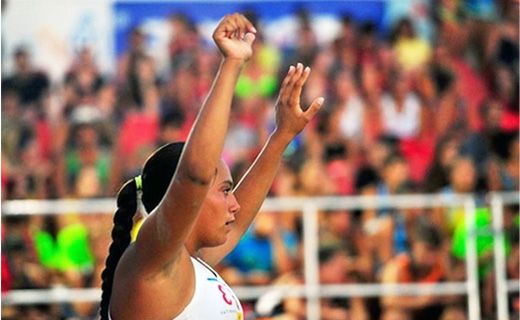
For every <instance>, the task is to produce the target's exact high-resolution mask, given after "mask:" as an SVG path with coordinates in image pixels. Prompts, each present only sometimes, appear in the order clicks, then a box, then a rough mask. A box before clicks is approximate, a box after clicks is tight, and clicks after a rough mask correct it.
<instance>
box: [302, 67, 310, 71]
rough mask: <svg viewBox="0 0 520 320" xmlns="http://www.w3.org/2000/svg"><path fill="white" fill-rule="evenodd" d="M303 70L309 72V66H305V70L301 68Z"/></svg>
mask: <svg viewBox="0 0 520 320" xmlns="http://www.w3.org/2000/svg"><path fill="white" fill-rule="evenodd" d="M303 71H304V72H309V71H311V68H309V67H305V70H303Z"/></svg>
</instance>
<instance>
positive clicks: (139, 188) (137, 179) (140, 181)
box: [134, 175, 143, 191]
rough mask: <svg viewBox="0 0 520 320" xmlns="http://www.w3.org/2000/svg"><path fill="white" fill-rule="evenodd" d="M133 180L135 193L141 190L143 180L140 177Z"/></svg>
mask: <svg viewBox="0 0 520 320" xmlns="http://www.w3.org/2000/svg"><path fill="white" fill-rule="evenodd" d="M134 180H135V186H136V187H137V191H141V190H143V178H142V177H141V175H138V176H137V177H135V178H134Z"/></svg>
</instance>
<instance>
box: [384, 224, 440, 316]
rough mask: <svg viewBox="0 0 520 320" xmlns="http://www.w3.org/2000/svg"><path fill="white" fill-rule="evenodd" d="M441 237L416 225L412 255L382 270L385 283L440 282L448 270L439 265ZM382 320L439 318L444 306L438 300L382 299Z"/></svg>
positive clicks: (400, 297)
mask: <svg viewBox="0 0 520 320" xmlns="http://www.w3.org/2000/svg"><path fill="white" fill-rule="evenodd" d="M441 247H442V237H441V234H440V233H439V231H437V229H435V228H434V227H433V226H431V225H420V226H417V228H416V230H415V233H414V237H413V240H412V247H411V248H412V250H411V252H410V254H401V255H398V256H396V257H394V258H393V259H392V260H390V261H389V262H388V263H387V264H386V265H385V266H384V269H383V275H382V282H383V283H410V282H419V283H437V282H440V281H442V280H443V278H444V276H445V270H444V269H443V267H442V264H441V263H440V256H441V252H442V251H441ZM381 302H382V306H383V316H382V319H409V320H414V319H421V320H425V319H439V318H440V317H441V314H442V311H443V307H442V305H441V301H440V299H439V298H438V297H436V296H432V295H423V296H406V297H403V296H385V297H383V298H382V301H381Z"/></svg>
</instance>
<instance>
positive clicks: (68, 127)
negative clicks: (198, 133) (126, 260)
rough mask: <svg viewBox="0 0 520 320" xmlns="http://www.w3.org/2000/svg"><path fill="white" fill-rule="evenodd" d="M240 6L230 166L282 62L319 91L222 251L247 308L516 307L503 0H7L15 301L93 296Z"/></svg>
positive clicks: (305, 312)
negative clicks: (306, 69) (222, 27)
mask: <svg viewBox="0 0 520 320" xmlns="http://www.w3.org/2000/svg"><path fill="white" fill-rule="evenodd" d="M237 11H238V12H242V13H244V14H245V15H246V16H247V17H248V18H249V19H250V20H251V21H252V22H253V23H254V24H255V26H256V28H257V29H258V30H259V36H258V37H257V40H256V42H255V46H254V55H253V57H252V58H251V60H250V61H249V62H248V64H247V65H246V66H245V67H244V69H243V71H242V75H241V77H240V79H239V81H238V84H237V87H236V90H235V98H234V101H233V110H232V115H231V122H230V128H229V133H228V138H227V140H226V147H225V151H224V153H223V158H224V160H225V161H226V162H227V163H228V165H229V166H230V168H231V170H232V175H233V177H234V179H235V180H239V178H240V177H241V175H242V174H243V173H244V171H245V170H246V169H247V166H248V165H249V164H250V163H251V161H252V160H253V159H254V157H255V156H256V154H257V153H258V151H259V149H260V148H261V146H262V145H263V143H264V142H265V141H266V139H267V137H268V135H269V133H270V132H271V130H272V129H273V128H274V118H273V116H274V113H273V106H274V104H275V101H276V96H277V92H278V87H279V84H280V80H281V79H283V75H284V74H285V72H287V70H288V68H289V66H290V65H291V64H295V63H297V62H301V63H304V64H305V65H308V66H310V67H311V70H312V73H311V76H310V78H309V80H308V81H307V84H306V87H305V89H304V92H303V96H302V102H303V104H304V105H308V104H309V102H310V101H312V99H314V98H315V97H318V96H323V97H325V105H324V107H323V109H322V111H320V113H319V114H318V116H317V117H316V119H315V120H313V122H312V123H311V124H310V125H309V126H308V127H307V128H306V129H305V131H304V132H303V133H302V134H301V135H300V136H298V137H297V138H296V139H295V140H294V141H293V142H292V143H291V145H290V146H289V147H288V148H287V150H286V152H285V155H284V161H283V164H282V165H281V167H280V170H279V173H278V175H277V177H276V179H275V182H274V184H273V187H272V189H271V191H270V194H269V199H268V200H267V201H266V203H265V206H264V209H263V210H262V213H260V215H259V217H258V219H257V220H256V221H255V223H254V224H253V226H252V227H251V228H250V230H249V231H248V232H247V234H246V235H245V237H244V239H243V241H242V242H241V243H240V244H239V245H238V247H237V248H236V249H235V250H234V251H233V252H232V253H231V254H230V255H229V256H228V257H227V258H226V259H225V261H224V262H223V263H222V264H221V265H220V266H219V268H218V271H219V272H220V274H221V275H222V276H223V277H224V278H225V279H226V281H227V282H228V283H229V284H230V285H231V286H232V287H233V288H234V289H235V290H236V292H237V293H238V295H239V297H240V298H241V301H242V303H243V307H244V310H245V319H312V320H314V319H330V320H343V319H345V320H347V319H354V320H358V319H360V320H363V319H367V320H368V319H384V320H389V319H404V320H407V319H410V320H413V319H420V320H427V319H443V320H465V319H468V320H474V319H500V320H505V319H519V312H520V301H519V295H518V291H519V285H520V284H519V281H518V279H519V268H520V267H519V264H520V262H519V260H520V257H519V229H518V228H519V208H518V199H519V194H518V192H519V141H518V137H519V110H518V109H519V64H518V62H519V51H518V50H519V31H518V30H519V29H518V26H519V22H518V21H519V20H518V17H519V6H518V1H511V0H495V1H493V0H388V1H270V0H268V1H247V0H242V1H224V0H222V1H204V0H200V1H173V0H172V1H166V0H165V1H144V0H142V1H138V0H135V1H134V0H127V1H115V0H104V1H102V0H96V1H88V0H45V1H44V0H4V1H2V17H1V23H2V29H1V32H2V41H1V46H2V64H1V72H2V91H1V96H2V114H1V116H2V126H1V139H2V153H1V159H2V170H1V187H2V283H1V287H2V319H35V320H36V319H96V318H97V312H98V311H97V309H98V303H99V298H100V291H99V289H98V288H99V287H100V283H101V279H100V273H101V271H102V269H103V268H104V262H105V258H106V255H107V250H108V246H109V244H110V241H111V239H110V230H111V228H112V222H111V219H112V215H111V213H112V212H113V209H114V206H115V202H114V200H113V199H112V198H113V197H114V195H115V194H116V193H117V191H118V189H119V188H120V186H121V185H122V184H123V183H124V182H125V181H126V180H128V179H131V178H133V177H134V176H136V175H138V174H139V172H140V168H141V166H142V164H143V162H144V160H145V159H146V158H147V157H148V155H150V153H151V152H152V151H153V150H155V149H156V148H157V147H158V146H160V145H162V144H164V143H166V142H170V141H176V140H184V139H186V137H187V134H188V132H189V130H190V128H191V125H192V124H193V121H194V119H195V116H196V113H197V111H198V108H199V107H200V105H201V103H202V101H203V99H204V98H205V96H206V94H207V93H208V90H209V88H210V85H211V82H212V79H213V77H214V75H215V72H216V70H217V67H218V64H219V59H220V57H219V54H218V51H217V50H216V47H215V45H214V44H213V41H212V39H211V34H212V31H213V29H214V27H215V26H216V25H217V23H218V21H219V20H220V19H221V18H222V17H223V16H224V15H225V14H228V13H232V12H237ZM434 194H435V195H434ZM29 200H31V201H29ZM33 200H34V201H33ZM47 200H52V201H47ZM468 222H469V223H468ZM396 283H398V284H400V285H402V286H400V287H398V288H396V287H392V288H390V287H388V285H389V284H396ZM425 284H433V285H429V286H425Z"/></svg>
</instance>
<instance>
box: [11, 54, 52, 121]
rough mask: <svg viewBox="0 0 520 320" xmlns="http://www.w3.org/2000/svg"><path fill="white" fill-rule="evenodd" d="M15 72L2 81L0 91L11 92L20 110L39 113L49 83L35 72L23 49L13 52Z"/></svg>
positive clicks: (44, 76)
mask: <svg viewBox="0 0 520 320" xmlns="http://www.w3.org/2000/svg"><path fill="white" fill-rule="evenodd" d="M14 60H15V71H14V72H13V74H11V75H10V76H8V77H6V78H4V79H2V91H3V90H13V91H14V92H16V93H17V95H18V97H19V99H20V106H21V108H22V110H24V111H28V110H32V111H40V110H41V108H42V106H41V103H42V100H43V98H44V97H45V95H46V94H47V93H48V90H49V87H50V81H49V78H48V76H47V74H45V73H44V72H42V71H38V70H35V69H34V67H33V66H32V64H31V57H30V54H29V52H28V50H27V48H25V47H18V49H16V51H15V52H14Z"/></svg>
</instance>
